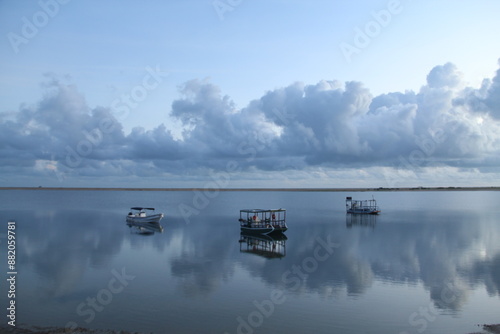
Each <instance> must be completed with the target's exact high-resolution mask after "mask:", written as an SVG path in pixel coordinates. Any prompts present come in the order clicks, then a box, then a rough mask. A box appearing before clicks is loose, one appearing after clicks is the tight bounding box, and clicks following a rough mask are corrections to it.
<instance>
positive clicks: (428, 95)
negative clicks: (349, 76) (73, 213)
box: [0, 63, 500, 178]
mask: <svg viewBox="0 0 500 334" xmlns="http://www.w3.org/2000/svg"><path fill="white" fill-rule="evenodd" d="M46 88H47V93H46V95H45V96H43V98H42V99H41V101H40V102H39V103H38V104H36V105H22V106H21V108H20V109H19V110H18V111H17V112H15V113H12V112H10V113H9V112H5V113H2V114H0V162H1V166H2V167H1V168H2V170H3V171H4V172H5V173H7V174H9V173H14V174H16V173H17V175H20V174H23V175H38V176H43V175H48V174H56V175H59V177H60V178H61V175H62V177H64V176H68V175H72V176H95V177H98V176H118V177H120V176H121V177H125V176H156V177H159V176H171V175H189V174H190V173H192V174H197V173H198V174H199V173H208V172H209V171H224V170H228V166H229V165H231V166H232V168H233V169H237V170H238V171H247V172H249V171H257V172H258V171H286V170H291V169H293V170H306V169H307V168H329V169H336V168H337V169H338V168H358V169H359V168H370V167H383V168H392V169H393V171H394V170H396V171H398V170H399V171H401V170H403V169H404V170H408V169H410V170H411V169H413V170H415V169H418V168H422V167H439V166H445V167H446V166H448V167H449V166H451V167H457V168H464V167H467V168H469V167H474V168H484V167H494V166H497V163H498V159H497V158H496V157H497V156H498V153H500V152H499V147H500V146H499V143H500V142H499V139H500V138H499V135H498V133H500V132H499V126H500V123H499V118H500V70H498V71H497V72H496V74H495V76H494V77H493V78H492V79H485V80H484V81H483V84H482V85H481V87H479V88H473V87H465V84H464V82H463V80H462V74H461V73H460V72H459V71H458V69H457V68H456V66H455V65H453V64H451V63H447V64H444V65H441V66H436V67H434V68H433V69H432V70H431V71H430V73H429V75H428V76H427V83H426V84H425V85H424V86H422V88H421V89H420V91H418V92H413V91H405V92H392V93H388V94H383V95H379V96H372V94H371V93H370V91H369V89H368V88H367V87H364V85H363V84H362V83H360V82H346V83H340V82H338V81H320V82H318V83H317V84H313V85H305V84H303V83H300V82H297V83H293V84H291V85H289V86H287V87H283V88H277V89H274V90H271V91H268V92H266V93H265V94H264V95H263V96H262V97H260V98H257V99H255V100H253V101H251V102H250V103H249V104H248V105H247V106H246V107H244V108H242V109H237V108H236V106H235V104H234V103H233V101H232V100H231V98H230V97H229V96H227V95H223V93H222V92H221V90H220V88H219V87H217V86H216V85H214V84H213V83H210V82H208V81H206V80H205V81H202V80H191V81H189V82H186V83H185V84H184V85H183V86H182V87H181V88H180V91H179V93H180V96H179V98H178V99H176V100H175V101H174V102H173V103H172V105H171V110H170V116H171V117H173V118H175V119H177V120H178V121H179V122H180V124H182V125H183V131H182V136H181V137H182V138H180V139H179V138H178V137H175V136H174V135H173V134H172V132H171V131H170V130H169V129H168V127H167V126H166V125H164V124H159V125H158V126H157V127H155V128H154V129H144V128H140V127H136V128H134V129H132V131H131V132H130V133H128V134H126V133H125V132H124V130H123V127H122V125H121V123H120V121H119V120H118V119H117V118H118V117H116V116H115V113H114V111H113V110H112V109H111V108H107V107H96V108H90V107H89V106H88V105H87V103H86V101H85V98H84V96H83V94H81V93H80V92H78V90H77V88H76V87H74V86H72V85H67V84H64V83H62V82H60V81H58V80H52V81H50V83H49V84H47V87H46ZM4 175H6V174H4Z"/></svg>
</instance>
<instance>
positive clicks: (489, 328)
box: [470, 324, 500, 334]
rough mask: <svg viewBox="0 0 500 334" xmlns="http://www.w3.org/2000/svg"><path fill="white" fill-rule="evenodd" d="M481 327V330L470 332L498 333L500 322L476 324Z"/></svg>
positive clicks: (478, 333)
mask: <svg viewBox="0 0 500 334" xmlns="http://www.w3.org/2000/svg"><path fill="white" fill-rule="evenodd" d="M478 326H482V327H483V331H482V332H474V333H470V334H492V333H493V334H499V333H500V324H496V325H478Z"/></svg>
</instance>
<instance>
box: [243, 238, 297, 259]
mask: <svg viewBox="0 0 500 334" xmlns="http://www.w3.org/2000/svg"><path fill="white" fill-rule="evenodd" d="M287 239H288V238H287V237H286V235H285V234H283V233H281V232H274V233H273V234H267V235H263V234H260V235H258V234H252V233H246V232H241V234H240V240H239V243H240V252H242V253H251V254H255V255H259V256H262V257H265V258H268V259H281V258H283V257H285V256H286V240H287Z"/></svg>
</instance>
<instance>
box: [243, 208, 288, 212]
mask: <svg viewBox="0 0 500 334" xmlns="http://www.w3.org/2000/svg"><path fill="white" fill-rule="evenodd" d="M284 211H286V209H281V208H280V209H267V210H264V209H244V210H240V212H248V213H261V212H284Z"/></svg>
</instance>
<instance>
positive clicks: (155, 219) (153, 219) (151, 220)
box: [126, 213, 163, 224]
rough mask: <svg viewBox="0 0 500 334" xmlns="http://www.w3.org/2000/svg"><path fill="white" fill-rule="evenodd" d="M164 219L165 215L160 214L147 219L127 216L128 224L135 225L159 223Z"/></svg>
mask: <svg viewBox="0 0 500 334" xmlns="http://www.w3.org/2000/svg"><path fill="white" fill-rule="evenodd" d="M162 218H163V213H158V214H155V215H151V216H146V217H136V216H127V219H126V221H127V223H135V224H142V223H159V222H160V220H161V219H162Z"/></svg>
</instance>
